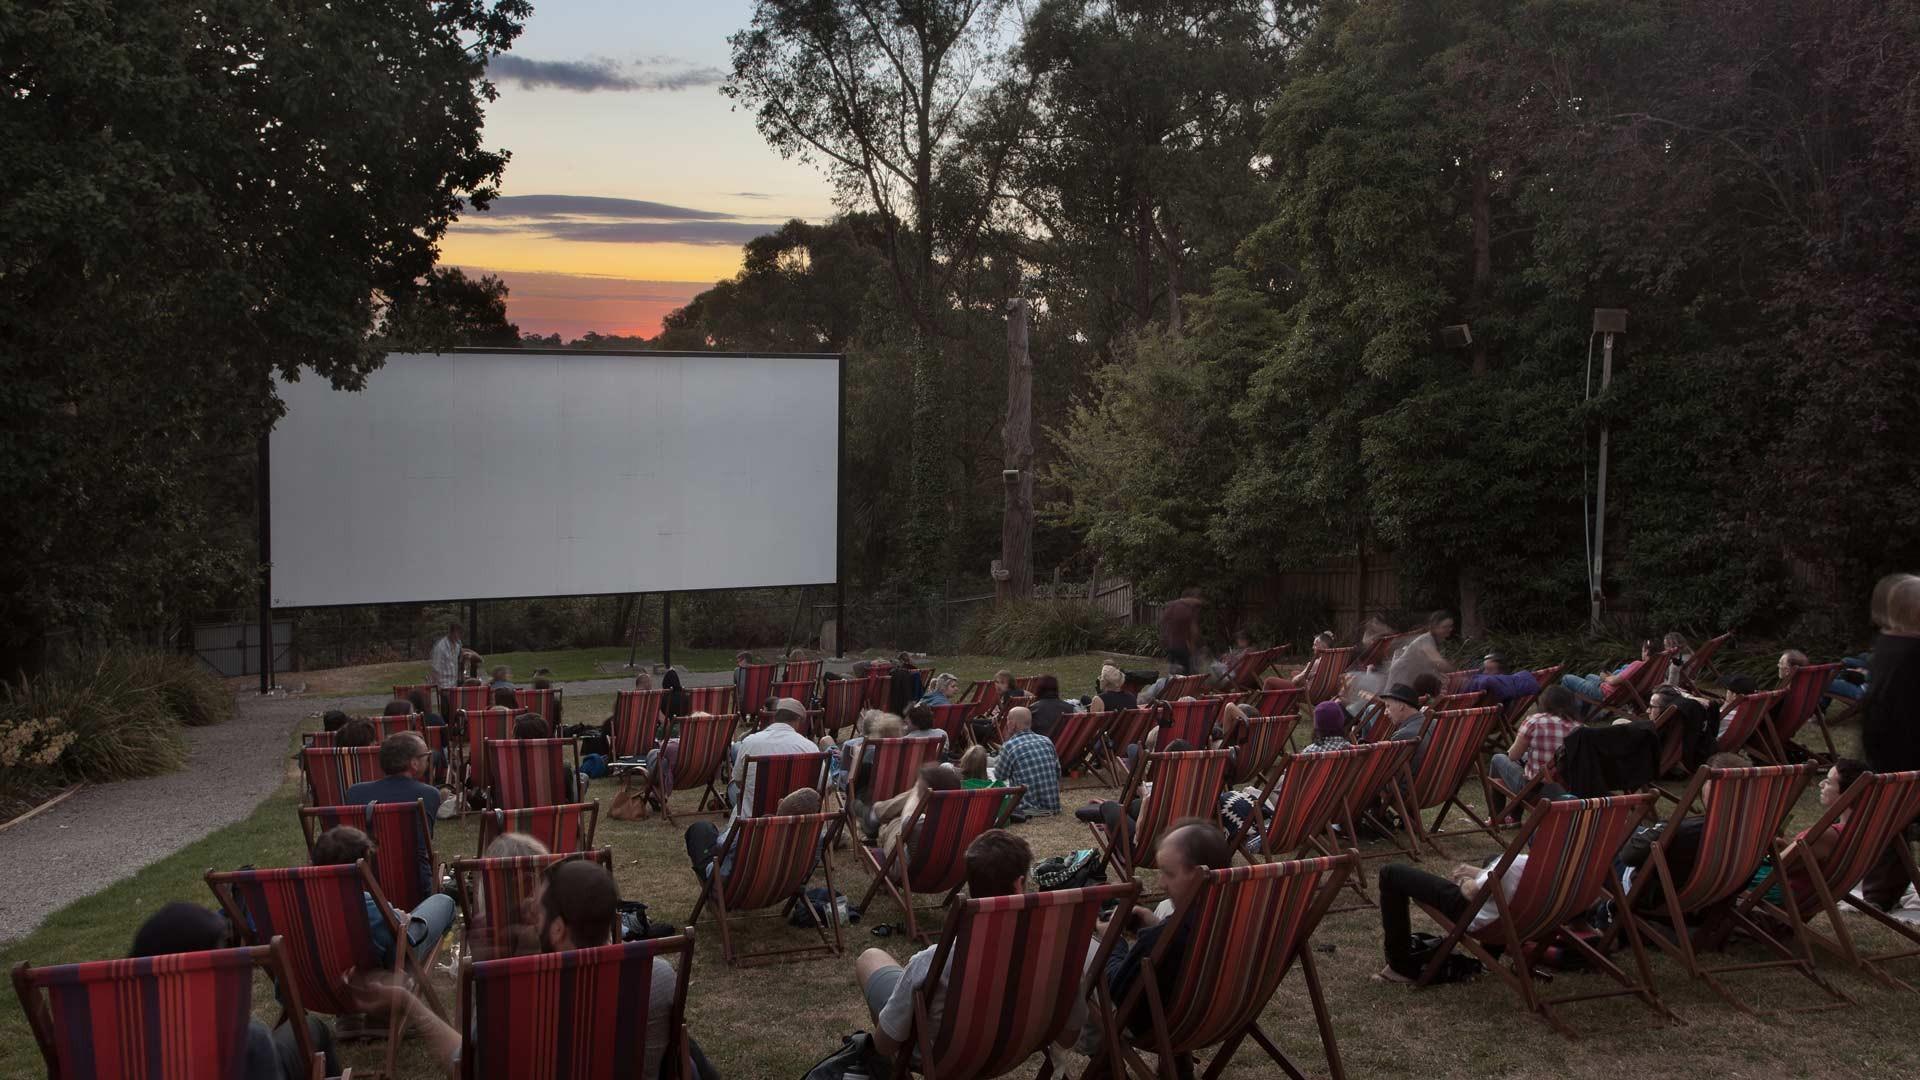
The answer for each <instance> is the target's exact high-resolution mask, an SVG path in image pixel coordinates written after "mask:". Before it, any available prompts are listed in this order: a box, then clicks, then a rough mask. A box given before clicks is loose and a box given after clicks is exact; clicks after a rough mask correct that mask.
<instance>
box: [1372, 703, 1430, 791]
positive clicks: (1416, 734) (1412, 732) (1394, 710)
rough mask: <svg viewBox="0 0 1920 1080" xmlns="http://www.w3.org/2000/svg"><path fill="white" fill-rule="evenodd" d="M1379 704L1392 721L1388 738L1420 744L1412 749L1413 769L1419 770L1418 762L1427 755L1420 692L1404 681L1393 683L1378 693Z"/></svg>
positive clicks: (1425, 725)
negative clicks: (1381, 692)
mask: <svg viewBox="0 0 1920 1080" xmlns="http://www.w3.org/2000/svg"><path fill="white" fill-rule="evenodd" d="M1380 705H1381V707H1382V708H1384V709H1386V710H1387V718H1388V719H1389V720H1391V721H1392V722H1393V734H1392V735H1391V736H1389V738H1391V739H1392V740H1393V741H1394V742H1418V743H1419V744H1420V745H1419V746H1418V747H1416V748H1415V749H1414V751H1413V770H1414V771H1415V772H1419V771H1420V762H1421V761H1422V760H1423V759H1425V758H1426V756H1427V711H1426V710H1425V709H1422V708H1421V707H1420V692H1419V691H1418V690H1415V689H1414V688H1413V687H1411V686H1408V685H1407V684H1406V683H1394V684H1393V685H1392V686H1390V687H1388V688H1387V692H1386V693H1384V694H1381V695H1380Z"/></svg>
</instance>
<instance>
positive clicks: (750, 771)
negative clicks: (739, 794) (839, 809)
mask: <svg viewBox="0 0 1920 1080" xmlns="http://www.w3.org/2000/svg"><path fill="white" fill-rule="evenodd" d="M832 756H833V754H832V753H831V752H830V751H826V750H819V751H815V752H814V753H811V754H762V755H760V756H759V757H742V758H741V759H740V760H739V761H738V762H737V763H736V764H735V766H734V767H735V769H736V770H737V771H738V773H739V775H740V776H742V777H744V778H745V779H744V781H743V782H742V787H741V790H742V791H743V792H744V797H743V799H742V802H741V804H740V805H741V807H742V811H741V812H742V813H751V814H771V813H773V811H774V807H777V806H779V805H780V800H782V799H784V798H786V797H787V796H789V795H791V794H793V793H794V792H796V791H803V790H805V789H807V788H812V789H813V790H815V791H817V792H819V793H820V799H821V805H823V806H824V805H826V798H827V759H828V758H830V757H832Z"/></svg>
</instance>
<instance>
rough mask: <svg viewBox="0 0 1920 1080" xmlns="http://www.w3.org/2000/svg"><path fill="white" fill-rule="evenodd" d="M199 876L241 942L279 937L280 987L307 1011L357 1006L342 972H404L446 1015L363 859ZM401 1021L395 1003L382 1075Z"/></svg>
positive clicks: (425, 967)
mask: <svg viewBox="0 0 1920 1080" xmlns="http://www.w3.org/2000/svg"><path fill="white" fill-rule="evenodd" d="M206 880H207V887H208V888H210V889H212V890H213V895H214V896H215V897H217V898H218V899H219V901H220V907H221V909H222V910H224V911H225V912H226V913H227V917H228V918H229V919H231V920H233V927H234V930H235V931H236V932H237V933H238V934H239V935H240V936H241V937H242V938H244V939H245V940H246V941H247V943H248V944H250V945H264V944H267V943H269V942H271V941H272V940H273V939H274V938H276V937H279V938H282V939H284V944H285V948H286V954H285V956H286V962H287V971H286V979H285V980H284V981H282V982H281V983H280V987H281V990H282V992H283V993H285V992H287V988H289V987H291V988H292V989H291V992H292V993H293V994H295V995H298V998H299V1001H300V1004H301V1005H302V1006H303V1007H304V1008H306V1009H307V1010H308V1011H310V1012H317V1013H323V1014H326V1015H330V1016H343V1015H348V1014H353V1013H358V1012H360V1011H361V1010H360V1008H359V1005H358V1003H357V1002H356V1001H355V1000H354V993H353V991H352V990H350V989H348V987H347V984H346V977H347V974H348V973H349V972H358V973H361V974H367V973H371V972H377V971H393V972H396V973H404V974H405V975H407V976H408V977H409V978H410V980H411V982H412V985H413V987H414V988H415V989H416V990H418V991H419V992H420V994H421V995H422V996H423V997H424V998H425V999H426V1000H427V1002H428V1004H429V1005H431V1006H432V1008H433V1011H434V1012H436V1013H439V1014H440V1015H442V1016H445V1015H446V1010H445V1009H444V1008H442V1007H441V1005H440V1001H439V995H438V994H436V993H435V992H434V989H433V982H432V980H430V979H428V978H427V972H428V971H430V970H432V966H433V958H432V956H431V955H429V956H428V957H427V962H426V963H416V962H415V960H414V956H413V950H412V949H410V948H407V945H406V941H407V927H406V923H404V922H403V921H401V919H400V917H399V916H398V915H396V914H394V911H393V907H392V906H391V905H390V904H388V903H387V898H386V895H385V894H384V893H382V892H381V891H380V883H379V882H377V881H375V880H374V879H373V871H372V870H371V869H369V868H368V867H367V864H366V863H365V861H361V862H357V863H345V864H340V865H336V866H293V867H286V868H283V869H277V870H226V871H220V870H209V871H207V877H206ZM362 894H365V896H370V897H372V898H373V904H374V910H376V911H377V912H379V913H380V917H381V918H382V919H383V920H385V922H386V924H387V928H388V930H389V931H391V932H392V935H393V938H392V940H393V941H394V942H396V943H397V944H396V946H395V947H394V949H393V956H392V957H391V960H390V962H383V961H382V960H381V959H380V952H379V950H378V949H377V948H376V947H375V946H374V943H373V930H372V928H371V927H369V926H368V925H367V906H366V901H365V898H364V897H363V895H362ZM438 948H439V946H438V945H436V946H435V949H436V950H437V949H438ZM404 1020H405V1016H404V1014H403V1013H402V1012H401V1011H398V1010H396V1011H395V1012H394V1013H393V1015H392V1016H391V1017H390V1018H389V1020H388V1022H387V1055H386V1066H385V1068H384V1069H383V1070H382V1074H383V1075H385V1076H388V1077H391V1076H394V1075H395V1073H394V1067H393V1065H394V1054H395V1053H396V1052H397V1051H398V1050H399V1047H400V1031H401V1027H402V1025H403V1023H404Z"/></svg>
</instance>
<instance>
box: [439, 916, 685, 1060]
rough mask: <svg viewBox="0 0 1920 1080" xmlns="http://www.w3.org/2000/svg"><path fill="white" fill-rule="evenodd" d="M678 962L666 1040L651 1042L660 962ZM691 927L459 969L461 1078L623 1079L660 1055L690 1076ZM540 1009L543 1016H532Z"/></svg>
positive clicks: (537, 1014)
mask: <svg viewBox="0 0 1920 1080" xmlns="http://www.w3.org/2000/svg"><path fill="white" fill-rule="evenodd" d="M656 958H658V959H663V960H669V961H678V962H677V963H675V964H674V969H675V973H676V975H677V976H678V977H677V978H675V979H674V981H673V998H672V1004H671V1005H669V1006H668V1010H667V1024H666V1027H667V1037H666V1043H665V1045H664V1046H649V1045H647V1023H646V1017H647V1014H648V1012H649V1010H651V1009H652V1008H653V1001H652V994H653V963H654V960H655V959H656ZM692 975H693V937H692V935H691V934H690V933H681V934H675V935H674V936H672V937H668V938H654V939H652V940H648V941H628V942H623V943H621V944H617V945H601V946H598V947H597V948H592V949H568V950H566V951H564V952H557V953H546V954H543V955H539V956H515V957H509V958H507V959H503V960H488V961H484V962H481V963H478V964H476V963H473V962H472V961H468V962H466V963H465V964H463V965H461V968H460V1029H459V1030H460V1031H461V1032H463V1033H464V1034H463V1039H462V1042H461V1049H460V1076H461V1080H624V1078H626V1077H634V1076H639V1075H641V1069H642V1067H643V1063H644V1062H646V1061H647V1060H649V1059H652V1058H655V1057H656V1056H657V1057H658V1059H659V1061H660V1068H659V1075H660V1076H662V1077H692V1076H693V1075H694V1072H693V1058H692V1055H691V1047H692V1042H691V1041H690V1040H689V1038H688V1036H687V983H688V982H690V981H691V979H692ZM532 1016H537V1017H540V1021H539V1022H537V1023H528V1022H527V1018H528V1017H532Z"/></svg>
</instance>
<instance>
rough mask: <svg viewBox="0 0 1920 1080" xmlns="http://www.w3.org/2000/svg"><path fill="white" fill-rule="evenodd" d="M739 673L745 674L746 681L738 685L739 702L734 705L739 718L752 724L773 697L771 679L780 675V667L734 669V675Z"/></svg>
mask: <svg viewBox="0 0 1920 1080" xmlns="http://www.w3.org/2000/svg"><path fill="white" fill-rule="evenodd" d="M740 672H745V673H746V675H745V680H746V681H745V682H743V683H741V684H740V700H739V701H738V702H737V703H736V704H737V705H738V707H739V711H740V718H741V719H743V720H745V721H747V722H748V723H752V722H753V718H754V717H755V716H757V715H758V714H759V712H760V710H761V709H762V708H764V707H765V706H766V704H767V699H768V698H770V697H772V696H773V678H774V676H776V675H778V674H780V665H779V664H743V665H741V666H740V667H739V668H737V669H735V674H736V675H737V674H739V673H740ZM709 711H711V710H709Z"/></svg>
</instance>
